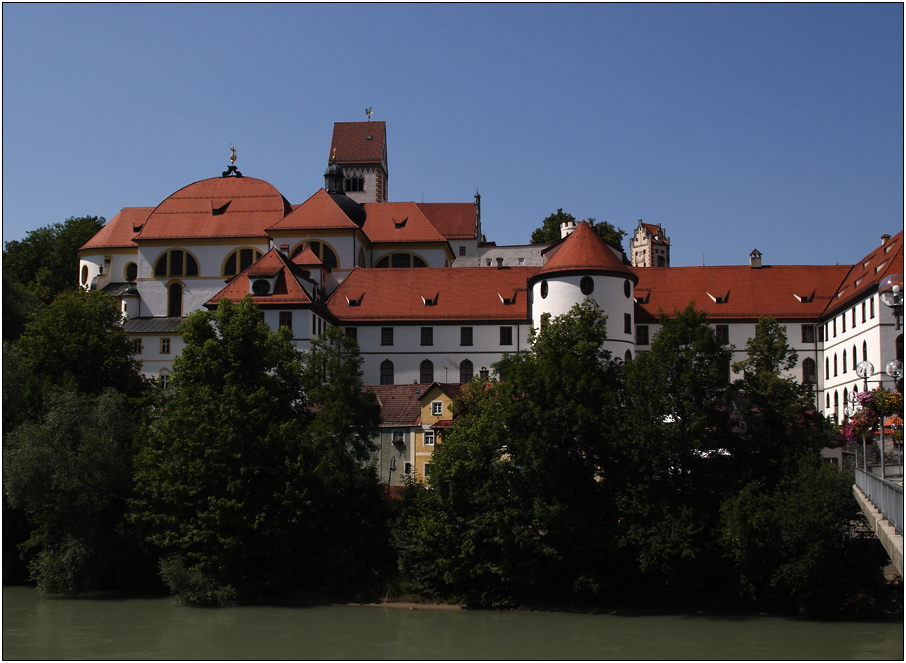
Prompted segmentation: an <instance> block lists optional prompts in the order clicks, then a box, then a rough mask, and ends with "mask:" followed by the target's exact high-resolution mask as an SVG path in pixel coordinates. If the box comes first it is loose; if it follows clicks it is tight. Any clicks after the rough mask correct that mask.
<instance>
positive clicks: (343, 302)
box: [327, 267, 539, 324]
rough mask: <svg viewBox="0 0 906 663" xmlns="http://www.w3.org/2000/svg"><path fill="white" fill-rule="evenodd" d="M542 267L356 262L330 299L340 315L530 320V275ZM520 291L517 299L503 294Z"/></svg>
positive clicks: (346, 318)
mask: <svg viewBox="0 0 906 663" xmlns="http://www.w3.org/2000/svg"><path fill="white" fill-rule="evenodd" d="M538 269H539V268H538V267H505V268H503V269H495V268H493V267H433V268H432V267H426V268H421V269H418V268H412V269H362V268H361V267H356V268H355V269H353V270H352V271H351V272H350V273H349V276H347V277H346V279H345V280H344V281H343V283H342V284H340V287H339V288H337V290H336V291H335V292H334V293H333V295H332V296H331V297H330V299H329V300H328V302H327V306H328V308H330V311H331V312H332V313H333V314H334V316H336V317H337V319H338V320H341V321H343V322H347V323H349V324H355V323H367V322H369V321H375V322H378V321H385V320H398V321H401V322H407V321H410V322H420V321H425V322H428V321H433V322H440V323H443V322H454V321H463V322H465V321H469V320H481V321H489V320H499V321H501V322H504V321H507V322H509V321H512V322H526V321H528V320H529V315H528V292H527V286H528V280H529V279H530V278H532V277H533V276H534V275H535V274H537V272H538ZM513 294H515V298H514V300H513V303H512V304H505V303H504V301H503V299H502V298H501V295H502V296H503V297H504V298H510V297H512V296H513Z"/></svg>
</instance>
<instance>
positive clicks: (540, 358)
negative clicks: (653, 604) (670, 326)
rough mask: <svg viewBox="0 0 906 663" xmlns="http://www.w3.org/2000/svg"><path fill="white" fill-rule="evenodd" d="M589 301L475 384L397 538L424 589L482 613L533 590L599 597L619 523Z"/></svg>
mask: <svg viewBox="0 0 906 663" xmlns="http://www.w3.org/2000/svg"><path fill="white" fill-rule="evenodd" d="M605 320H606V317H605V316H604V315H603V313H602V311H601V310H600V309H599V308H598V307H597V305H596V304H595V303H594V302H593V301H591V300H587V301H586V302H585V303H584V304H581V305H577V306H576V307H574V308H573V309H572V310H571V311H570V312H569V313H568V314H566V315H564V316H561V317H559V318H556V319H554V320H548V321H546V323H545V325H544V326H543V328H542V329H541V330H540V332H538V333H537V334H534V333H533V337H532V346H531V347H532V349H531V351H529V352H526V353H520V354H516V355H508V356H506V357H505V358H504V359H503V360H502V361H501V362H499V363H498V364H496V365H495V370H496V371H497V373H498V374H499V375H501V376H503V379H504V381H503V382H501V383H490V384H489V383H483V382H474V383H472V384H470V385H469V386H468V387H467V388H466V390H465V392H464V394H463V397H462V400H461V402H460V403H459V404H458V406H457V409H456V412H455V418H454V421H455V424H454V426H453V428H452V429H451V430H450V431H448V432H447V433H446V434H445V435H444V439H443V442H442V444H439V445H438V446H437V449H436V450H435V452H434V456H433V458H432V472H431V486H432V489H433V490H432V491H431V492H429V493H416V497H415V498H414V505H413V506H412V508H411V509H410V510H409V511H408V512H407V516H406V519H405V521H404V527H403V528H402V530H401V532H400V533H399V534H398V536H397V543H398V545H399V546H400V549H401V563H400V564H401V571H403V572H404V573H405V574H408V575H409V577H410V578H411V579H412V581H413V582H414V583H415V584H416V585H417V586H418V587H420V588H423V589H425V588H426V589H428V590H429V591H431V592H433V593H435V594H439V595H443V596H450V597H453V598H457V599H459V600H465V601H467V602H470V603H475V604H481V605H507V604H512V603H514V602H518V601H519V600H520V599H521V598H525V597H526V596H527V595H528V593H529V592H530V591H556V592H560V593H563V594H569V593H580V594H582V593H595V592H597V591H599V590H600V588H601V586H602V585H604V584H605V579H606V578H607V577H608V575H609V574H608V567H607V566H606V563H607V561H608V559H607V556H608V552H609V547H608V540H609V537H608V536H607V535H606V532H607V528H608V527H609V526H610V524H611V523H612V522H613V520H614V509H613V505H612V500H610V499H609V492H608V491H609V483H608V481H607V480H606V471H605V469H604V468H605V467H606V465H607V464H608V459H609V457H610V449H609V445H608V441H607V437H608V432H609V431H610V430H612V429H613V423H612V422H611V421H610V419H611V417H615V416H616V410H615V409H614V408H609V407H608V406H607V404H608V394H609V393H610V392H612V391H614V389H615V387H616V385H617V384H618V380H619V373H618V372H619V365H618V364H615V363H614V362H612V361H611V359H610V355H609V353H608V352H606V351H604V350H603V347H602V343H603V341H604V340H605V339H606V326H605Z"/></svg>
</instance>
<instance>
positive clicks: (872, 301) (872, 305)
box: [868, 297, 875, 320]
mask: <svg viewBox="0 0 906 663" xmlns="http://www.w3.org/2000/svg"><path fill="white" fill-rule="evenodd" d="M868 316H869V317H870V318H871V319H872V320H874V319H875V298H874V297H872V298H871V299H869V300H868Z"/></svg>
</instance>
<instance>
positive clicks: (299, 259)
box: [262, 244, 324, 267]
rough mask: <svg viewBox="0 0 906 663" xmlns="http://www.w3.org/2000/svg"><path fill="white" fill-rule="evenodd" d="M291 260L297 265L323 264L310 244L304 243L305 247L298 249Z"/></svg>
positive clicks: (318, 265) (319, 265) (312, 265)
mask: <svg viewBox="0 0 906 663" xmlns="http://www.w3.org/2000/svg"><path fill="white" fill-rule="evenodd" d="M262 257H263V256H262ZM292 261H293V264H295V265H299V267H323V266H324V263H323V262H322V261H321V259H320V258H319V257H318V256H317V255H315V252H314V251H313V250H312V248H311V244H306V245H305V247H304V248H303V249H302V250H301V251H299V253H297V254H296V255H295V256H293V258H292Z"/></svg>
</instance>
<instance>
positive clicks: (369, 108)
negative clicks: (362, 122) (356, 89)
mask: <svg viewBox="0 0 906 663" xmlns="http://www.w3.org/2000/svg"><path fill="white" fill-rule="evenodd" d="M365 115H367V116H368V121H369V122H371V106H369V107H368V108H366V109H365Z"/></svg>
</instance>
